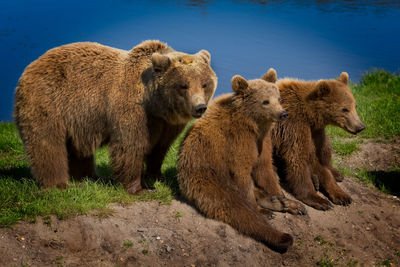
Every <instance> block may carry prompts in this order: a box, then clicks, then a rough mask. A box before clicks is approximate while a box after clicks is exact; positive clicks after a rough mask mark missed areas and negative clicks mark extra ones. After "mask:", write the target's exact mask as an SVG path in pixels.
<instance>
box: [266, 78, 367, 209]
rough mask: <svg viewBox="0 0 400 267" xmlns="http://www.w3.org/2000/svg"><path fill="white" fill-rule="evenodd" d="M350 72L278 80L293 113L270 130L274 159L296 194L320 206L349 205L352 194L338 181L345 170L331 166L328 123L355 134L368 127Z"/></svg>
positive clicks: (310, 204) (283, 101) (281, 91)
mask: <svg viewBox="0 0 400 267" xmlns="http://www.w3.org/2000/svg"><path fill="white" fill-rule="evenodd" d="M348 80H349V76H348V74H347V73H345V72H343V73H341V75H340V77H339V78H338V79H335V80H319V81H300V80H293V79H282V80H279V81H278V83H277V84H278V86H279V89H280V94H281V97H282V106H283V107H284V108H285V109H286V110H287V111H288V112H289V115H288V118H287V119H286V120H285V121H282V122H279V123H278V124H277V125H276V127H275V128H274V129H273V131H272V143H273V146H274V160H275V163H276V165H277V167H278V172H279V174H280V177H281V178H282V179H283V180H285V181H286V182H287V185H288V187H289V189H290V190H291V191H292V193H293V194H294V196H295V197H296V198H297V199H299V200H301V201H303V202H304V203H305V204H307V205H309V206H311V207H314V208H316V209H319V210H327V209H330V208H331V207H332V205H331V203H330V202H329V201H328V200H327V199H325V198H323V197H321V196H320V195H319V194H317V190H318V189H319V188H320V189H321V191H322V192H323V193H324V194H326V195H327V197H328V198H329V199H330V200H331V201H332V202H333V203H334V204H339V205H348V204H350V202H351V197H350V196H349V195H348V194H347V193H345V192H344V191H343V190H342V189H341V188H340V187H339V186H338V184H337V183H336V181H341V180H343V175H342V174H341V173H340V172H339V171H338V170H336V169H335V168H334V167H333V166H332V149H331V145H330V143H329V140H328V138H327V136H326V134H325V127H326V126H327V125H334V126H338V127H341V128H342V129H344V130H346V131H347V132H349V133H352V134H356V133H358V132H360V131H362V130H363V129H364V128H365V125H364V124H363V123H362V122H361V120H360V118H359V117H358V114H357V110H356V106H357V105H356V102H355V100H354V97H353V94H352V93H351V90H350V88H349V87H348Z"/></svg>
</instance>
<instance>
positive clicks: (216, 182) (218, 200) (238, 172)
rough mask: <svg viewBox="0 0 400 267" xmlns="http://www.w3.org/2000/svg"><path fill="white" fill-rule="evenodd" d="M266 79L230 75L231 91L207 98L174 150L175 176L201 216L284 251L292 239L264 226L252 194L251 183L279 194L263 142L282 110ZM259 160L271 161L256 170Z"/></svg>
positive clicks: (265, 144) (272, 85)
mask: <svg viewBox="0 0 400 267" xmlns="http://www.w3.org/2000/svg"><path fill="white" fill-rule="evenodd" d="M269 72H275V71H274V70H273V69H271V70H270V71H269ZM271 76H273V75H271ZM264 77H267V76H264ZM268 77H269V76H268ZM275 77H276V75H275ZM268 81H269V82H267V81H265V80H262V79H256V80H251V81H248V82H247V81H246V80H245V79H244V78H242V77H240V76H235V77H233V79H232V88H233V91H234V92H235V93H234V94H228V95H223V96H220V97H219V98H217V99H216V100H215V101H213V102H212V104H211V105H210V107H209V109H208V110H207V112H206V114H205V115H204V116H203V117H202V118H201V119H199V120H198V121H196V122H195V123H194V125H193V126H192V127H191V128H190V129H189V132H188V134H187V136H186V137H185V139H184V141H183V143H182V145H181V148H180V153H179V161H178V169H179V175H178V180H179V185H180V189H181V191H182V193H183V194H184V195H185V196H186V198H187V199H188V200H189V201H191V202H192V203H194V204H195V206H196V207H197V208H198V209H199V210H200V211H202V212H204V213H205V215H206V216H207V217H210V218H214V219H217V220H221V221H223V222H226V223H228V224H230V225H231V226H233V227H234V228H236V229H237V230H238V231H240V232H241V233H243V234H246V235H249V236H252V237H253V238H255V239H257V240H260V241H262V242H264V243H265V244H267V245H269V246H270V247H272V248H274V249H277V250H278V251H285V250H286V249H287V248H288V247H289V246H290V245H291V244H292V242H293V239H292V237H291V236H290V235H289V234H285V233H282V232H279V231H277V230H275V229H273V228H272V227H271V226H270V225H269V223H268V221H267V219H266V217H265V216H264V215H262V214H261V213H260V212H259V210H258V208H257V198H256V194H255V192H257V191H258V190H256V186H260V187H261V188H263V189H265V190H267V192H266V193H265V194H271V195H281V194H282V191H281V189H280V187H279V182H278V180H277V179H278V177H277V176H276V174H275V173H274V171H273V167H272V159H271V157H272V153H271V147H270V142H268V141H267V140H268V139H269V138H270V137H269V132H270V129H271V127H272V126H273V122H274V121H276V120H278V119H279V117H280V115H281V114H282V112H283V109H282V107H281V105H280V104H279V100H278V98H279V91H278V87H277V86H276V85H275V84H274V82H275V81H276V78H275V79H273V80H268ZM264 101H269V104H268V103H266V102H265V103H263V102H264ZM268 150H269V151H268ZM268 155H269V156H268ZM265 164H271V169H269V170H267V171H269V172H268V173H265V172H264V173H263V172H262V171H261V170H264V169H265V167H264V165H265ZM261 165H263V166H261ZM267 169H268V168H267ZM267 176H268V177H267ZM255 184H256V185H255Z"/></svg>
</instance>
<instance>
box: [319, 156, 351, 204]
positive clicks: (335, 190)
mask: <svg viewBox="0 0 400 267" xmlns="http://www.w3.org/2000/svg"><path fill="white" fill-rule="evenodd" d="M313 173H315V174H316V175H317V176H318V178H319V182H320V185H321V187H322V189H323V190H324V191H325V192H326V193H327V195H328V198H329V199H330V200H331V201H332V202H333V203H335V204H336V205H348V204H350V203H351V197H350V196H349V195H348V194H346V193H345V192H344V191H343V190H342V189H341V188H340V187H339V185H338V184H337V183H336V181H335V178H334V177H333V175H332V173H331V172H330V170H329V169H328V168H326V167H325V166H322V165H321V164H320V163H319V162H318V161H315V162H314V164H313Z"/></svg>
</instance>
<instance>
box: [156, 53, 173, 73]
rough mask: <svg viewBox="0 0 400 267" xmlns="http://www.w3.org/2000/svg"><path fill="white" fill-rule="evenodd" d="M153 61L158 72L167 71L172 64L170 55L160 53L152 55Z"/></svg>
mask: <svg viewBox="0 0 400 267" xmlns="http://www.w3.org/2000/svg"><path fill="white" fill-rule="evenodd" d="M151 62H152V63H153V69H154V71H157V72H161V71H166V70H167V69H168V68H169V66H170V65H171V60H170V59H169V57H168V56H165V55H161V54H159V53H154V54H153V55H152V56H151Z"/></svg>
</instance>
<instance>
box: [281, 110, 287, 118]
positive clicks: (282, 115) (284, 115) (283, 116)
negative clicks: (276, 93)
mask: <svg viewBox="0 0 400 267" xmlns="http://www.w3.org/2000/svg"><path fill="white" fill-rule="evenodd" d="M287 116H288V112H287V111H286V110H284V111H282V112H281V115H280V116H279V119H280V120H284V119H286V117H287Z"/></svg>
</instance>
